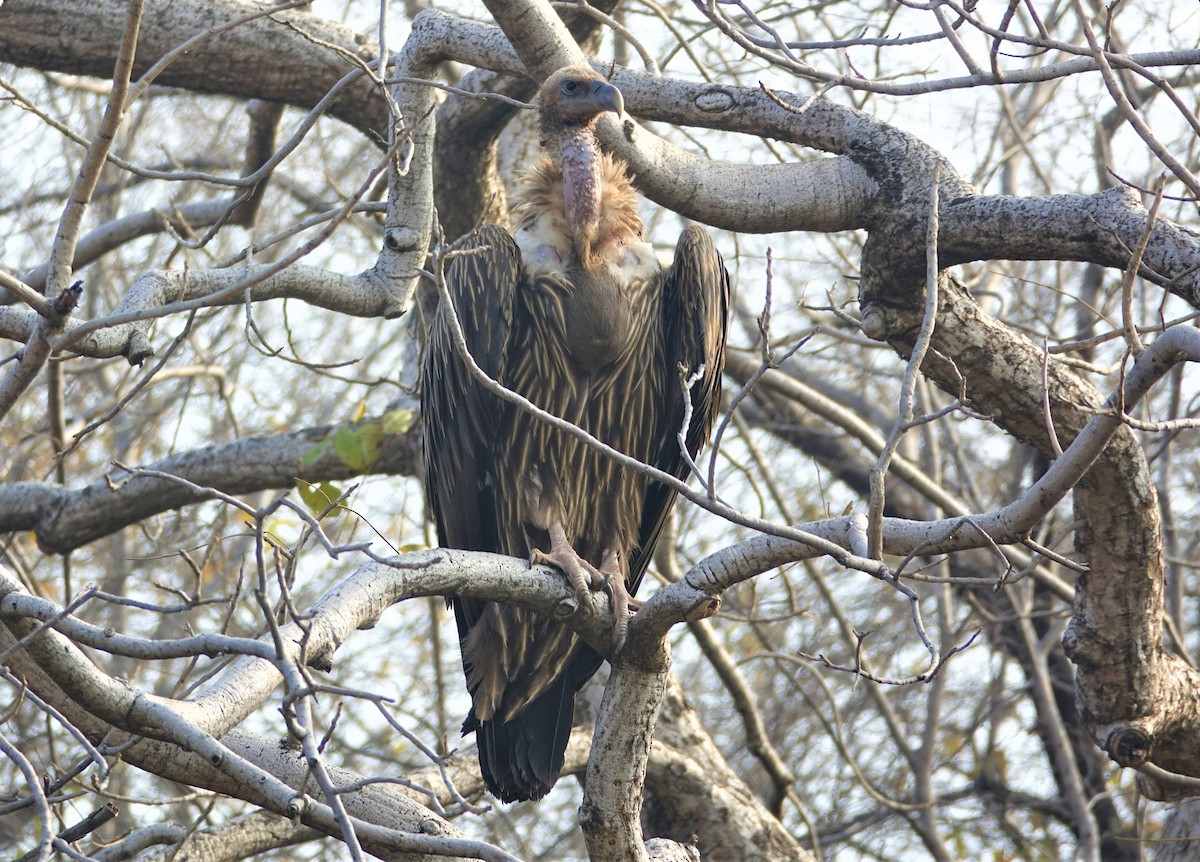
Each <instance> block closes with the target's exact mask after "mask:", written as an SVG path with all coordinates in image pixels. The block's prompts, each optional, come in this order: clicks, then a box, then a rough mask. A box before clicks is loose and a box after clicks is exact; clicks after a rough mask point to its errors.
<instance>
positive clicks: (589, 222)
mask: <svg viewBox="0 0 1200 862" xmlns="http://www.w3.org/2000/svg"><path fill="white" fill-rule="evenodd" d="M555 143H556V144H557V147H555V148H554V149H557V153H553V151H552V158H553V157H554V156H557V158H555V161H556V162H557V163H558V165H559V167H561V168H562V175H563V197H564V205H565V212H564V215H565V216H566V219H567V224H568V225H569V226H570V228H571V232H572V233H573V234H575V236H576V237H579V238H590V236H591V234H592V233H594V232H595V229H596V226H597V225H598V224H599V222H600V198H601V193H602V188H601V182H600V148H599V147H598V146H597V145H596V137H595V135H594V134H593V133H592V130H591V129H590V128H586V129H579V130H578V131H573V132H571V133H568V134H567V135H564V136H563V137H562V138H560V139H559V140H558V141H556V142H555Z"/></svg>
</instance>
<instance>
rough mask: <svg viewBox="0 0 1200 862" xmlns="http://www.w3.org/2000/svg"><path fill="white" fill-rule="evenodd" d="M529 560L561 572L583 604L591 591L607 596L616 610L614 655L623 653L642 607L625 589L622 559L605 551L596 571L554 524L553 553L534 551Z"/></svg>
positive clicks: (551, 544) (538, 549)
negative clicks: (634, 615)
mask: <svg viewBox="0 0 1200 862" xmlns="http://www.w3.org/2000/svg"><path fill="white" fill-rule="evenodd" d="M530 560H531V561H532V562H533V563H535V564H538V565H550V566H554V567H555V568H558V569H560V570H562V573H563V574H564V575H566V576H567V581H568V582H569V583H570V584H571V588H572V589H573V590H575V598H576V599H577V600H578V601H579V603H580V604H583V603H584V602H585V601H587V599H588V596H589V594H590V593H591V591H592V590H604V591H605V592H606V593H608V595H609V598H610V599H611V601H612V610H613V654H614V655H616V654H617V653H618V652H620V651H621V647H623V646H624V645H625V637H626V635H627V634H628V632H629V613H630V611H631V610H632V611H636V610H638V609H639V608H640V607H641V606H642V603H641V602H639V601H637V600H636V599H634V598H633V597H631V596H630V595H629V591H628V590H627V589H626V588H625V576H624V575H622V574H621V558H620V556H619V555H618V554H617V552H616V551H614V550H609V551H605V553H604V559H603V560H602V561H601V564H600V568H598V569H597V568H596V567H595V566H594V565H592V564H591V563H589V562H588V561H587V560H585V559H584V558H583V557H581V556H579V553H578V552H577V551H576V550H575V549H574V548H573V547H572V546H571V543H570V542H569V541H567V534H566V531H564V530H563V528H562V524H560V523H558V522H555V523H554V524H551V526H550V550H549V551H543V550H541V549H540V548H534V549H533V553H532V554H530Z"/></svg>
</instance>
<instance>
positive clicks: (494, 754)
mask: <svg viewBox="0 0 1200 862" xmlns="http://www.w3.org/2000/svg"><path fill="white" fill-rule="evenodd" d="M571 671H572V669H571V668H570V667H568V668H567V670H566V672H564V673H563V674H562V675H560V676H559V677H558V678H557V679H555V680H554V682H552V683H551V684H550V687H549V688H548V689H546V691H544V692H543V693H542V694H541V695H540V696H539V697H538V698H536V699H535V700H533V701H532V702H530V703H529V704H528V705H527V706H526V707H525V708H524V709H522V710H521V711H520V712H519V713H517V714H516V715H514V716H513V717H512V718H511V719H509V720H507V721H504V720H501V719H499V718H495V719H492V720H490V721H480V720H479V719H477V718H476V717H475V710H474V709H472V710H471V712H470V714H468V715H467V720H466V721H465V722H464V723H463V735H464V736H465V735H466V734H468V733H470V732H471V731H475V739H476V742H477V743H478V746H479V768H480V770H481V771H482V772H483V780H484V783H485V784H487V788H488V790H490V791H491V792H492V795H493V796H495V797H497V798H498V799H500V800H502V801H504V802H524V801H527V800H532V799H541V798H542V797H543V796H545V795H546V794H547V793H549V792H550V788H551V787H553V786H554V783H555V782H556V781H558V774H559V772H561V771H562V767H563V759H564V756H565V754H566V751H567V742H568V741H569V740H570V738H571V724H572V719H573V716H574V712H575V692H576V691H577V690H578V689H579V687H580V682H579V681H578V679H577V677H576V675H575V674H574V673H572V672H571ZM593 672H594V670H593ZM588 676H591V674H588ZM587 679H588V677H587V676H585V677H584V678H583V682H586V681H587Z"/></svg>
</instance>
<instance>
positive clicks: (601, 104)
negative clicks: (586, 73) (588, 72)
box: [592, 81, 625, 120]
mask: <svg viewBox="0 0 1200 862" xmlns="http://www.w3.org/2000/svg"><path fill="white" fill-rule="evenodd" d="M592 104H594V105H595V106H596V107H597V108H599V109H600V110H602V111H612V112H614V113H615V114H616V115H617V118H618V119H622V120H623V119H625V97H624V96H622V95H621V91H620V90H618V89H617V88H616V87H614V86H613V85H612V84H610V83H608V82H607V81H594V82H593V83H592Z"/></svg>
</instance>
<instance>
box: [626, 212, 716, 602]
mask: <svg viewBox="0 0 1200 862" xmlns="http://www.w3.org/2000/svg"><path fill="white" fill-rule="evenodd" d="M662 293H663V298H662V307H661V308H662V321H661V326H662V330H663V345H664V348H665V356H664V360H665V367H664V368H663V369H661V370H659V372H658V373H661V374H663V375H664V378H665V380H666V382H667V388H666V391H667V393H668V397H667V399H666V403H665V404H664V405H663V408H664V409H663V410H662V411H660V412H659V414H658V416H657V417H656V419H657V426H656V428H655V431H654V433H655V435H656V439H657V440H658V446H659V450H658V456H657V458H655V459H654V461H653V464H652V466H654V467H657V468H658V469H660V470H662V471H663V472H664V473H670V474H671V475H673V476H676V477H678V478H680V479H683V478H685V477H686V476H687V473H688V466H687V462H686V461H684V459H683V456H682V454H681V453H680V451H679V430H680V427H681V426H682V424H683V419H684V416H685V415H686V405H685V403H684V396H683V389H682V387H681V386H680V385H679V382H678V381H679V373H680V372H679V369H680V367H683V368H684V369H686V374H687V375H689V376H690V375H692V374H694V373H696V372H697V371H699V370H700V368H701V367H703V369H704V373H703V374H702V375H701V376H700V379H699V380H697V381H696V382H695V383H693V384H692V386H691V391H690V392H689V393H688V396H689V397H690V399H691V404H692V415H691V420H690V422H689V423H688V429H687V433H686V435H685V440H686V443H687V451H688V454H689V455H691V456H692V458H695V457H696V455H697V453H698V452H699V451H700V449H701V447H703V446H704V444H705V443H706V442H708V437H709V433H710V432H711V430H712V424H713V418H714V417H715V416H716V415H717V408H718V407H719V406H720V401H721V373H722V370H723V369H724V367H725V331H726V327H727V321H728V318H729V314H728V309H729V273H728V272H727V271H726V269H725V262H724V261H723V260H722V259H721V253H720V252H719V251H717V246H716V244H715V243H714V242H713V240H712V237H711V236H709V234H708V231H706V230H704V229H703V228H701V227H698V226H696V225H689V226H688V227H687V228H685V229H684V231H683V233H682V234H681V235H680V237H679V242H678V243H676V245H675V259H674V261H673V262H672V263H671V268H670V269H669V270H668V271H667V273H666V277H665V279H664V281H663V287H662ZM675 497H676V494H675V492H674V491H673V490H671V489H670V488H668V487H667V486H665V485H662V484H660V483H658V482H652V483H651V484H650V486H649V488H647V489H646V502H645V505H644V506H643V508H642V523H641V528H640V530H639V532H638V538H639V549H638V552H637V554H636V555H635V556H634V557H633V558H632V559H631V560H630V562H629V583H628V587H629V594H630V595H633V593H634V591H635V590H636V589H637V588H638V584H640V583H641V580H642V576H643V575H644V574H645V572H646V568H647V567H648V566H649V565H650V561H651V559H652V558H653V556H654V546H655V544H656V543H657V541H658V535H659V533H661V532H662V528H663V525H664V524H665V523H666V520H667V516H668V515H669V514H670V511H671V505H672V503H674V502H675Z"/></svg>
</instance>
